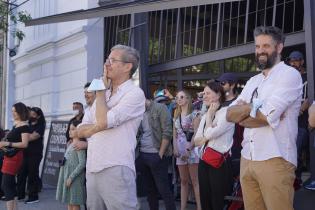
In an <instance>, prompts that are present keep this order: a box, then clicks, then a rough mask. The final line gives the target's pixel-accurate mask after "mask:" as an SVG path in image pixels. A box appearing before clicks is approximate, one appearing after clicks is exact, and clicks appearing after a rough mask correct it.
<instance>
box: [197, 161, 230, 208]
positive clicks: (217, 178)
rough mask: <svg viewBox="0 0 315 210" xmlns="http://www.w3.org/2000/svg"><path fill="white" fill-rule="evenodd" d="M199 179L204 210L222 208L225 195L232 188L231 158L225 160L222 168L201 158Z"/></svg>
mask: <svg viewBox="0 0 315 210" xmlns="http://www.w3.org/2000/svg"><path fill="white" fill-rule="evenodd" d="M198 179H199V190H200V201H201V207H202V209H203V210H222V209H223V207H224V196H226V195H229V194H230V193H231V189H232V175H231V165H230V160H227V161H225V162H224V163H223V164H222V166H221V167H220V168H213V167H212V166H210V165H208V164H207V163H205V162H204V161H203V160H199V165H198Z"/></svg>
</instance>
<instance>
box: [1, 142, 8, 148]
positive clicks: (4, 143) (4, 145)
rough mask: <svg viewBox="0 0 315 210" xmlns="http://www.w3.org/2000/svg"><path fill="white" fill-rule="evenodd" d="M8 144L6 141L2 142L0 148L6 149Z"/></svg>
mask: <svg viewBox="0 0 315 210" xmlns="http://www.w3.org/2000/svg"><path fill="white" fill-rule="evenodd" d="M7 145H8V144H7V142H5V141H0V148H3V147H6V146H7Z"/></svg>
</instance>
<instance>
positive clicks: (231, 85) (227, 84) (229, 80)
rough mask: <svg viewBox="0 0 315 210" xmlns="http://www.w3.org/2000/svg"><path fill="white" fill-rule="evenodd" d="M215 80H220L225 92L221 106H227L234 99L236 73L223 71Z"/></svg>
mask: <svg viewBox="0 0 315 210" xmlns="http://www.w3.org/2000/svg"><path fill="white" fill-rule="evenodd" d="M215 81H217V82H220V85H221V86H222V87H223V90H224V92H225V97H226V100H225V102H224V103H223V104H222V106H229V105H230V104H231V103H232V102H233V101H234V100H235V99H236V83H237V77H236V75H235V74H234V73H224V74H222V75H221V76H220V77H219V78H218V79H216V80H215Z"/></svg>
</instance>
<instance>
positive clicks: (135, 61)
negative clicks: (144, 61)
mask: <svg viewBox="0 0 315 210" xmlns="http://www.w3.org/2000/svg"><path fill="white" fill-rule="evenodd" d="M113 50H122V51H123V55H122V58H121V59H122V60H123V61H125V62H130V63H131V64H132V68H131V70H130V75H129V76H130V78H131V77H132V75H133V74H134V73H135V72H136V70H137V69H138V66H139V60H140V55H139V52H138V50H136V49H134V48H132V47H129V46H126V45H121V44H117V45H115V46H114V47H112V49H111V50H110V51H113Z"/></svg>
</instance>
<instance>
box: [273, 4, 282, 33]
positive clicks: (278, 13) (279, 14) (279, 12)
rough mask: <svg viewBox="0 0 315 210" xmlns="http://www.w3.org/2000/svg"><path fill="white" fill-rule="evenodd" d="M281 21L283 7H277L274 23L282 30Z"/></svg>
mask: <svg viewBox="0 0 315 210" xmlns="http://www.w3.org/2000/svg"><path fill="white" fill-rule="evenodd" d="M282 20H283V5H279V6H277V10H276V22H275V25H276V26H277V27H278V28H282Z"/></svg>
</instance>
